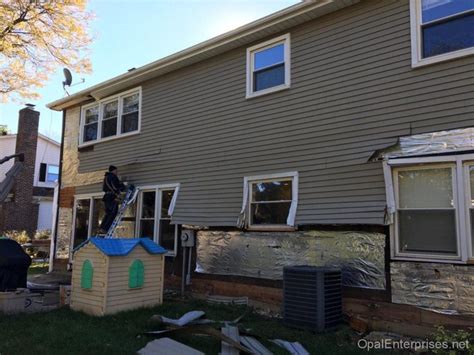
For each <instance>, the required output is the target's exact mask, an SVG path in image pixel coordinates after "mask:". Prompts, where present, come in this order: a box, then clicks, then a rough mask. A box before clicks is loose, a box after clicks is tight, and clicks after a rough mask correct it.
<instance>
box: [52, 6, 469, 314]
mask: <svg viewBox="0 0 474 355" xmlns="http://www.w3.org/2000/svg"><path fill="white" fill-rule="evenodd" d="M473 54H474V3H473V2H465V1H449V0H446V1H445V0H443V1H437V0H423V1H420V0H411V1H409V0H404V1H398V0H397V1H388V0H384V1H360V2H359V1H350V0H349V1H347V0H346V1H341V0H333V1H306V2H302V3H300V4H297V5H295V6H292V7H290V8H287V9H285V10H282V11H280V12H277V13H275V14H273V15H270V16H268V17H265V18H263V19H260V20H258V21H255V22H253V23H251V24H248V25H246V26H243V27H240V28H238V29H236V30H234V31H231V32H229V33H226V34H224V35H221V36H218V37H216V38H213V39H211V40H209V41H206V42H203V43H201V44H198V45H196V46H193V47H191V48H189V49H186V50H184V51H181V52H178V53H176V54H174V55H171V56H169V57H166V58H163V59H161V60H158V61H156V62H153V63H150V64H148V65H146V66H144V67H141V68H138V69H135V70H133V71H130V72H127V73H125V74H123V75H120V76H118V77H116V78H112V79H110V80H108V81H105V82H103V83H100V84H98V85H95V86H93V87H91V88H89V89H86V90H83V91H80V92H78V93H76V94H73V95H71V96H68V97H65V98H62V99H60V100H57V101H55V102H53V103H51V104H49V107H50V108H52V109H54V110H58V111H63V113H64V116H63V117H64V125H65V128H64V137H63V140H64V143H63V162H62V164H63V165H62V166H63V170H62V177H61V179H62V184H61V190H60V201H59V205H60V209H59V228H58V235H57V241H58V243H57V251H56V253H57V257H58V258H69V256H70V250H71V248H72V247H74V246H76V245H78V244H79V243H80V242H81V241H82V240H84V239H85V238H87V237H89V236H91V235H92V234H93V233H94V230H95V229H94V228H95V227H96V226H97V224H98V221H99V220H100V218H101V217H100V216H101V213H102V212H101V200H100V198H101V194H102V193H101V181H102V177H103V173H104V171H105V170H106V168H107V166H108V165H109V164H114V165H117V166H118V167H119V173H120V174H121V175H122V176H126V177H127V180H128V181H130V182H132V183H134V184H135V185H136V186H138V187H139V188H140V189H141V193H140V195H139V198H138V203H137V205H136V206H135V207H134V208H131V209H130V211H129V215H128V218H127V228H128V231H126V232H125V234H128V236H136V237H150V238H153V239H155V240H156V241H157V242H158V243H160V244H161V245H162V246H164V247H165V248H166V249H168V251H169V253H168V255H169V256H170V257H168V258H167V265H166V271H165V276H166V282H168V283H172V282H173V280H175V279H174V275H175V274H177V275H179V274H180V272H179V265H180V262H181V261H180V260H179V259H180V258H181V254H182V253H181V250H180V248H179V244H178V238H177V235H178V231H179V228H180V227H181V226H185V227H187V228H194V229H195V230H196V231H197V249H196V251H195V259H196V272H194V273H193V275H192V280H193V281H192V289H193V290H195V291H199V292H214V293H221V294H231V295H232V294H233V295H236V294H240V295H248V296H250V297H251V298H253V299H257V300H260V301H264V302H270V303H272V302H273V303H279V302H281V297H282V296H281V290H280V288H281V278H282V275H281V269H282V266H283V265H286V264H315V265H325V264H335V265H340V266H341V267H342V268H343V271H344V277H343V280H344V286H345V294H346V295H347V294H349V295H351V297H358V298H360V299H364V300H367V299H371V298H376V297H381V298H382V299H384V300H387V301H392V302H395V303H404V304H410V305H416V306H421V307H425V308H429V309H435V310H438V311H448V312H459V313H474V283H473V282H472V280H473V279H474V267H473V265H472V264H473V263H474V251H473V247H474V243H473V242H472V238H473V237H472V233H471V230H473V229H474V227H473V226H472V225H471V221H472V218H471V214H472V213H471V210H472V209H473V208H474V205H473V202H472V201H473V200H472V199H471V192H470V191H471V185H472V184H474V168H473V165H472V161H474V155H472V151H473V150H474V144H473V138H474V136H473V131H474V128H473V127H474V121H473V117H474V116H473V114H474V90H473V88H474V86H473V85H474V56H472V55H473ZM399 140H400V141H399ZM171 256H174V258H172V257H171ZM193 260H194V259H193ZM235 284H238V285H239V286H236V285H235Z"/></svg>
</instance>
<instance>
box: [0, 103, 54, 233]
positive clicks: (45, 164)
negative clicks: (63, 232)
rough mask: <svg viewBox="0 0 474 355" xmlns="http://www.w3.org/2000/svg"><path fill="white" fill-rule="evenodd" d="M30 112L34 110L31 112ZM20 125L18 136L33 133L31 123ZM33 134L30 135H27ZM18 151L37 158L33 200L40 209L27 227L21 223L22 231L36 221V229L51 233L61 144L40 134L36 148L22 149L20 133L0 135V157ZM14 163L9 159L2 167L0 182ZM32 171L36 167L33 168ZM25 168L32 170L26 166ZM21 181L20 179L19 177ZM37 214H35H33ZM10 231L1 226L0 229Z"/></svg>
mask: <svg viewBox="0 0 474 355" xmlns="http://www.w3.org/2000/svg"><path fill="white" fill-rule="evenodd" d="M30 111H31V110H30ZM26 124H27V126H26V127H25V126H24V124H23V125H20V124H19V126H18V131H19V133H18V134H19V135H21V134H23V133H25V132H23V131H24V130H26V131H30V130H31V122H26ZM26 133H28V134H29V133H30V132H26ZM15 151H17V152H25V153H26V154H30V155H32V156H34V157H35V159H34V171H33V169H31V172H30V173H31V174H30V173H29V174H28V178H30V175H32V177H33V183H32V186H33V189H32V196H31V201H32V202H33V203H34V204H36V205H37V206H38V211H37V212H35V213H32V214H31V215H30V214H29V215H28V218H25V220H26V219H28V222H26V224H25V227H24V228H22V226H21V222H19V224H18V225H17V228H19V229H29V228H28V227H27V225H28V226H30V225H31V224H30V222H31V219H33V220H34V221H35V223H34V226H35V227H36V228H34V229H36V230H51V228H52V225H51V224H52V217H53V190H54V186H55V182H56V181H57V180H58V177H59V153H60V143H58V142H56V141H55V140H53V139H51V138H49V137H47V136H45V135H43V134H41V133H37V143H36V146H35V147H30V146H29V145H27V146H24V147H22V145H21V144H20V145H19V146H18V145H17V134H7V135H0V155H1V156H0V158H3V157H4V156H7V155H12V154H15ZM13 164H14V160H10V161H8V162H6V163H4V164H1V165H0V181H2V180H3V179H4V178H5V174H6V173H7V172H8V170H10V168H11V167H12V166H13ZM31 168H33V167H31ZM26 169H30V168H29V167H27V168H26ZM20 179H21V176H20ZM33 214H34V215H33ZM14 218H18V216H16V217H15V216H10V219H14ZM3 229H9V228H7V227H6V226H3V225H2V223H0V230H3Z"/></svg>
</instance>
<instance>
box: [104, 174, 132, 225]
mask: <svg viewBox="0 0 474 355" xmlns="http://www.w3.org/2000/svg"><path fill="white" fill-rule="evenodd" d="M117 174H118V171H117V167H115V166H113V165H111V166H109V171H108V172H106V173H105V175H104V182H103V185H102V190H103V191H104V192H105V194H104V197H103V198H102V201H104V204H105V216H104V219H103V220H102V223H101V224H100V229H101V230H100V232H99V233H100V234H106V233H107V232H108V231H109V228H110V226H111V225H112V223H113V221H114V219H115V216H116V215H117V212H118V205H119V198H120V193H121V192H122V191H125V189H126V187H125V185H124V184H123V183H122V182H121V181H120V179H119V178H118V176H117Z"/></svg>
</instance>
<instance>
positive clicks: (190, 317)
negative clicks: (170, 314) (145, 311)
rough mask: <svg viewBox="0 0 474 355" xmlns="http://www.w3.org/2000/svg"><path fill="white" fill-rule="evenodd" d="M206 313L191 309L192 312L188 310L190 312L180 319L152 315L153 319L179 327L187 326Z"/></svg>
mask: <svg viewBox="0 0 474 355" xmlns="http://www.w3.org/2000/svg"><path fill="white" fill-rule="evenodd" d="M205 314H206V313H204V312H203V311H191V312H188V313H186V314H184V315H183V316H182V317H181V318H179V319H172V318H167V317H165V316H161V315H154V316H152V317H151V320H153V321H159V322H161V323H165V324H172V325H176V326H178V327H182V326H185V325H186V324H190V323H193V322H194V321H196V320H198V319H199V318H202V317H203V316H204V315H205ZM211 322H212V321H211Z"/></svg>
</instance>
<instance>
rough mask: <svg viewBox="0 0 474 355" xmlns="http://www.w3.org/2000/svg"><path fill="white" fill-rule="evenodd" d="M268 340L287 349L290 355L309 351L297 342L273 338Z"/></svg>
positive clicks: (301, 354)
mask: <svg viewBox="0 0 474 355" xmlns="http://www.w3.org/2000/svg"><path fill="white" fill-rule="evenodd" d="M270 341H271V342H272V343H275V344H276V345H278V346H280V347H282V348H284V349H286V350H288V352H289V353H290V354H292V355H309V352H307V351H306V349H305V348H304V347H303V345H301V344H300V343H298V342H294V343H290V342H289V341H286V340H281V339H273V340H270Z"/></svg>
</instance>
